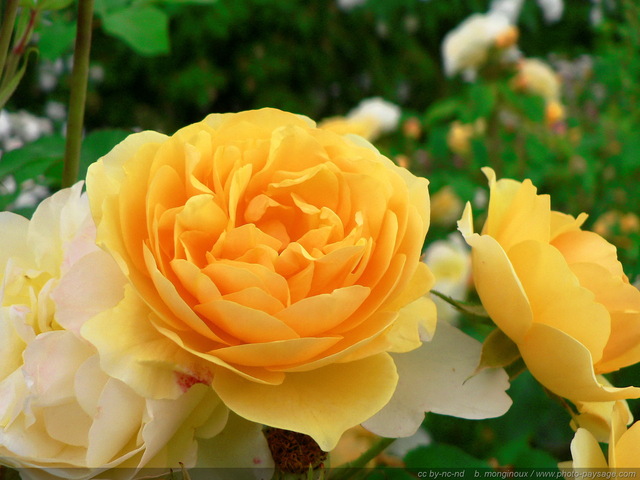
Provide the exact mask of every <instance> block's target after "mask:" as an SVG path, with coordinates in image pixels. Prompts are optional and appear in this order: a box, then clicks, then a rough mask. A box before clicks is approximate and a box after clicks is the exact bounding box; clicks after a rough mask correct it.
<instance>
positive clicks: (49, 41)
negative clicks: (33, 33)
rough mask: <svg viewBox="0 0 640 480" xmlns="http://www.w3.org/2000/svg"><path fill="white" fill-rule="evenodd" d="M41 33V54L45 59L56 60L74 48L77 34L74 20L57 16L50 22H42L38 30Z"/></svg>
mask: <svg viewBox="0 0 640 480" xmlns="http://www.w3.org/2000/svg"><path fill="white" fill-rule="evenodd" d="M38 32H39V35H40V41H39V43H38V45H39V46H40V55H41V56H42V58H43V59H45V60H51V61H53V60H56V59H57V58H60V57H62V56H64V55H65V54H67V53H68V52H70V51H71V50H72V49H73V42H74V39H75V36H76V25H75V23H74V22H70V21H64V20H62V19H59V18H57V19H56V20H55V21H54V22H51V23H50V24H44V23H43V24H42V25H41V26H40V28H39V30H38Z"/></svg>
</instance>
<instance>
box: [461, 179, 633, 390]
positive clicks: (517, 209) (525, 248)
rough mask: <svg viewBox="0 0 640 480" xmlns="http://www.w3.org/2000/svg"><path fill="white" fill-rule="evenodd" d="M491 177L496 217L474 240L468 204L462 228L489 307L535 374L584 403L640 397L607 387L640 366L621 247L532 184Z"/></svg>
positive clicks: (492, 213)
mask: <svg viewBox="0 0 640 480" xmlns="http://www.w3.org/2000/svg"><path fill="white" fill-rule="evenodd" d="M484 172H485V174H486V175H487V177H488V178H489V185H490V189H491V196H490V200H489V212H488V216H487V220H486V223H485V225H484V228H483V230H482V234H477V233H473V223H472V220H473V219H472V215H471V207H470V205H467V208H466V210H465V212H464V213H463V217H462V219H461V220H460V222H459V228H460V230H461V231H462V233H463V234H464V236H465V238H466V240H467V243H468V244H469V245H470V246H471V247H472V263H473V277H474V282H475V285H476V289H477V291H478V294H479V295H480V298H481V300H482V303H483V305H484V307H485V308H486V310H487V312H488V313H489V315H490V316H491V318H492V319H493V320H494V321H495V323H496V324H497V325H498V327H500V329H501V330H503V331H504V333H505V334H506V335H508V336H509V337H510V338H511V340H513V341H514V342H515V343H516V344H517V345H518V348H519V350H520V353H521V355H522V357H523V359H524V361H525V363H526V364H527V367H528V368H529V370H530V371H531V373H532V374H533V375H534V376H535V377H536V378H537V379H538V381H540V383H542V384H543V385H544V386H545V387H547V388H548V389H549V390H551V391H552V392H554V393H556V394H557V395H560V396H562V397H566V398H568V399H570V400H574V401H610V400H616V399H623V398H638V397H640V388H636V387H627V388H613V387H610V386H607V385H602V384H601V383H600V382H598V380H597V378H596V374H599V373H607V372H611V371H614V370H617V369H619V368H621V367H624V366H627V365H631V364H634V363H637V362H638V361H639V360H640V342H638V338H640V292H639V291H638V289H637V288H635V287H634V286H633V285H630V284H629V281H628V279H627V277H626V276H625V275H624V273H623V271H622V265H621V264H620V262H619V261H618V260H617V257H616V249H615V247H614V246H613V245H611V244H610V243H608V242H607V241H606V240H604V239H603V238H602V237H600V236H599V235H597V234H595V233H592V232H587V231H583V230H581V228H580V226H581V225H582V223H583V222H584V220H585V219H586V215H584V214H582V215H580V216H579V217H578V218H573V217H571V216H569V215H565V214H562V213H560V212H556V211H552V210H551V208H550V200H549V196H548V195H537V193H536V188H535V187H534V186H533V185H532V184H531V182H530V181H529V180H525V181H524V182H522V183H520V182H516V181H514V180H509V179H505V180H500V181H496V178H495V173H494V172H493V170H491V169H489V168H486V169H484Z"/></svg>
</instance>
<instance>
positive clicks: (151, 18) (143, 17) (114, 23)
mask: <svg viewBox="0 0 640 480" xmlns="http://www.w3.org/2000/svg"><path fill="white" fill-rule="evenodd" d="M102 26H103V28H104V30H105V31H106V32H107V33H109V34H110V35H113V36H114V37H117V38H120V39H121V40H123V41H124V42H126V43H127V44H128V45H129V46H130V47H131V48H133V49H134V50H135V51H136V52H137V53H139V54H140V55H145V56H154V55H162V54H166V53H169V17H168V16H167V14H166V13H164V12H163V11H162V10H160V9H158V8H156V7H153V6H139V7H131V8H126V9H122V10H117V11H115V12H113V13H106V14H105V15H104V17H103V19H102Z"/></svg>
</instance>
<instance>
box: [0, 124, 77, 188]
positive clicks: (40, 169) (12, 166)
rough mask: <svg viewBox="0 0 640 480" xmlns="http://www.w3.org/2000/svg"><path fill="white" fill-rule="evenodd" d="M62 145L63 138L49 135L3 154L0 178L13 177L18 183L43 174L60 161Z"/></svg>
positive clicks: (62, 153)
mask: <svg viewBox="0 0 640 480" xmlns="http://www.w3.org/2000/svg"><path fill="white" fill-rule="evenodd" d="M64 145H65V141H64V137H62V136H61V135H50V136H47V137H42V138H39V139H38V140H36V141H35V142H32V143H28V144H26V145H25V146H24V147H22V148H19V149H16V150H11V151H10V152H7V153H5V154H4V155H3V156H2V163H0V178H2V177H6V176H7V175H14V177H15V179H16V182H18V183H20V182H21V181H22V180H26V179H28V178H33V177H35V176H37V175H40V174H42V173H44V172H45V171H46V170H47V169H48V168H50V167H51V166H53V165H54V164H55V163H56V162H61V161H62V159H63V158H64Z"/></svg>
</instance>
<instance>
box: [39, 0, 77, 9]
mask: <svg viewBox="0 0 640 480" xmlns="http://www.w3.org/2000/svg"><path fill="white" fill-rule="evenodd" d="M72 3H73V0H42V1H41V2H40V4H39V7H38V8H39V9H40V10H62V9H63V8H67V7H68V6H69V5H71V4H72Z"/></svg>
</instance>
